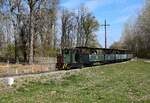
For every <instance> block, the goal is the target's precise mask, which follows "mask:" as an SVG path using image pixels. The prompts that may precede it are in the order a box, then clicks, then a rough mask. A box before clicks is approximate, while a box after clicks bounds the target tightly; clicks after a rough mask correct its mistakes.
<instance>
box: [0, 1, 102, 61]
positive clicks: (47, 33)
mask: <svg viewBox="0 0 150 103" xmlns="http://www.w3.org/2000/svg"><path fill="white" fill-rule="evenodd" d="M98 29H99V22H98V20H97V19H96V17H95V16H94V15H93V14H92V13H91V12H90V11H89V10H88V8H87V7H85V6H84V5H81V6H80V8H77V9H76V10H69V9H67V8H64V7H61V6H60V1H59V0H0V59H1V61H2V60H3V61H7V60H14V61H15V62H17V61H22V62H27V63H29V64H33V62H34V57H51V56H56V55H57V53H58V52H59V51H60V49H62V48H71V47H76V46H92V47H99V46H100V45H99V43H98V41H97V37H96V32H97V31H98Z"/></svg>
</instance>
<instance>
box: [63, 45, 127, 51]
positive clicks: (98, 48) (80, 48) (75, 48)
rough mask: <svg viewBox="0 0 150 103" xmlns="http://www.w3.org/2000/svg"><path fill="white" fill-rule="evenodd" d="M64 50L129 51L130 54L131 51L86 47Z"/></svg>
mask: <svg viewBox="0 0 150 103" xmlns="http://www.w3.org/2000/svg"><path fill="white" fill-rule="evenodd" d="M64 49H68V50H72V49H93V50H94V49H95V50H106V51H127V52H129V50H127V49H108V48H107V49H106V48H93V47H84V46H80V47H75V48H64Z"/></svg>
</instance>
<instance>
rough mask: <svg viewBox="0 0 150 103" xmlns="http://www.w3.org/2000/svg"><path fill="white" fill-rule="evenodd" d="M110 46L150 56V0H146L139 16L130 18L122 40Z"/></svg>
mask: <svg viewBox="0 0 150 103" xmlns="http://www.w3.org/2000/svg"><path fill="white" fill-rule="evenodd" d="M110 48H120V49H128V50H130V51H132V52H134V54H135V55H136V56H137V57H139V58H147V59H148V58H150V0H146V2H145V4H144V6H143V7H142V10H141V11H140V12H139V14H138V16H137V17H134V18H132V19H128V21H127V22H126V24H125V25H124V30H123V32H122V37H121V38H120V41H118V42H115V43H114V44H112V45H111V47H110Z"/></svg>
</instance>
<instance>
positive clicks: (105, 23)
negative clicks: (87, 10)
mask: <svg viewBox="0 0 150 103" xmlns="http://www.w3.org/2000/svg"><path fill="white" fill-rule="evenodd" d="M100 26H104V29H105V48H107V27H108V26H110V24H107V21H106V20H105V22H104V24H102V25H100Z"/></svg>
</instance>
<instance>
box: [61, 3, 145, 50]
mask: <svg viewBox="0 0 150 103" xmlns="http://www.w3.org/2000/svg"><path fill="white" fill-rule="evenodd" d="M144 1H145V0H61V6H63V7H65V8H69V9H78V8H79V7H80V5H81V4H85V6H87V7H88V8H89V10H90V11H91V12H92V13H93V15H95V16H96V18H97V19H98V21H99V23H100V24H103V22H104V20H105V19H106V20H107V22H108V23H109V24H110V27H108V35H107V38H108V46H110V45H111V44H112V43H113V42H115V41H118V40H119V39H120V37H121V34H122V31H123V26H124V24H125V23H126V22H127V20H129V19H133V20H134V18H136V17H137V14H138V13H139V12H140V10H141V9H142V6H143V5H144ZM97 37H98V40H99V42H100V44H101V45H102V46H103V47H104V28H103V27H100V28H99V31H98V32H97Z"/></svg>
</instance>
